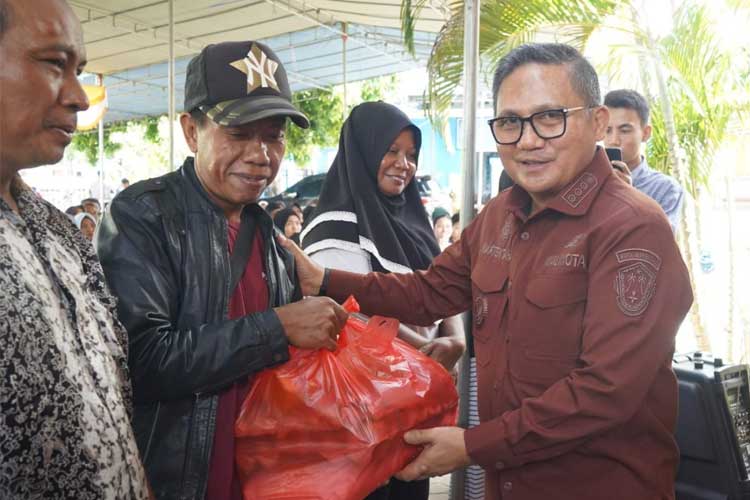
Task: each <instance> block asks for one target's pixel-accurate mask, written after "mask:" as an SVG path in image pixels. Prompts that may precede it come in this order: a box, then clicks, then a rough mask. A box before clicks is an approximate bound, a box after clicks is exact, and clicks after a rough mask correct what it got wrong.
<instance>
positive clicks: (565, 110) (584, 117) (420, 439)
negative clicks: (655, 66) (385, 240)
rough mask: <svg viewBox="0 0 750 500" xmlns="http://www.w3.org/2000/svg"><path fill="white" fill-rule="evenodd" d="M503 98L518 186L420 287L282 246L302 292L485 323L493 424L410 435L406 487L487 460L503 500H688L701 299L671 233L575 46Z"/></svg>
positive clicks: (513, 78) (421, 277)
mask: <svg viewBox="0 0 750 500" xmlns="http://www.w3.org/2000/svg"><path fill="white" fill-rule="evenodd" d="M493 90H494V95H495V110H496V114H497V116H496V118H494V119H492V120H490V127H491V129H492V133H493V135H494V137H495V141H496V142H497V144H498V146H497V149H498V152H499V154H500V158H501V159H502V162H503V165H504V167H505V169H506V171H507V172H508V173H509V174H510V176H511V177H512V178H513V180H514V181H515V183H516V184H515V186H514V187H513V188H512V189H509V190H506V191H503V192H502V193H501V194H500V195H499V196H497V197H496V198H495V199H493V200H492V201H490V203H489V204H488V205H487V206H486V207H485V208H484V210H483V211H482V212H481V213H480V214H479V216H478V217H477V218H476V219H475V220H474V221H473V222H472V224H471V225H470V226H469V227H467V228H466V230H465V231H464V232H463V234H462V235H461V238H460V240H459V241H458V242H457V243H454V244H453V245H451V246H450V247H448V248H447V249H446V250H445V251H444V252H443V253H442V254H441V255H439V256H438V257H436V259H435V260H434V261H433V265H432V266H431V267H430V268H429V269H428V270H427V271H424V272H417V273H414V274H409V275H399V274H390V275H379V274H376V273H373V274H369V275H367V276H365V277H362V276H361V275H353V274H349V273H345V272H340V271H329V270H325V271H324V270H323V269H322V268H320V267H317V266H316V265H315V264H313V263H312V262H311V261H309V260H307V259H306V257H305V256H304V255H303V254H302V253H301V252H299V251H297V250H296V249H295V248H294V247H293V246H292V245H290V244H288V243H287V242H285V243H284V245H285V246H286V247H287V248H289V249H291V250H293V251H295V257H296V258H297V262H298V266H299V267H298V272H299V275H300V279H301V280H302V285H303V292H304V293H307V294H321V295H322V294H327V295H329V296H331V297H333V298H335V299H337V300H341V299H343V298H345V297H346V296H347V295H348V294H354V295H355V296H356V297H357V299H358V300H359V302H360V304H361V306H362V308H363V311H365V312H369V313H378V314H384V315H390V316H395V317H398V318H400V319H402V320H403V321H406V322H410V323H415V324H429V323H431V322H433V321H435V320H436V319H438V318H442V317H446V316H450V315H452V314H456V313H458V312H460V311H464V310H467V309H471V310H472V311H473V319H474V347H475V351H476V356H477V367H478V378H479V391H478V397H479V414H480V420H481V424H480V425H479V426H477V427H474V428H472V429H468V430H464V429H461V428H457V427H443V428H435V429H429V430H419V431H412V432H410V433H408V434H407V436H406V439H407V441H408V442H410V443H412V444H417V445H422V446H424V451H423V452H422V453H421V454H420V455H419V457H418V458H417V459H416V460H415V461H414V462H412V463H411V464H410V465H409V466H407V467H406V468H405V469H404V470H403V471H402V472H401V474H400V477H401V478H402V479H415V478H419V477H425V476H431V475H438V474H445V473H446V472H449V471H451V470H455V469H458V468H461V467H464V466H466V465H468V464H471V463H476V464H480V465H481V466H482V467H483V468H484V469H485V471H486V472H487V474H486V485H485V486H486V487H485V493H486V498H487V499H490V500H492V499H500V498H502V499H519V500H540V499H547V498H549V499H555V500H601V499H604V498H606V499H610V500H611V499H619V500H634V499H638V500H651V499H653V500H657V499H659V500H661V499H670V498H674V475H675V472H676V466H677V461H678V452H677V446H676V444H675V441H674V439H673V437H672V431H673V428H674V425H675V421H676V414H677V384H676V379H675V376H674V373H673V372H672V368H671V360H672V353H673V350H674V338H675V334H676V333H677V329H678V327H679V325H680V323H681V322H682V320H683V318H684V316H685V314H686V313H687V311H688V309H689V307H690V304H691V302H692V293H691V290H690V285H689V280H688V273H687V269H686V268H685V265H684V263H683V261H682V258H681V257H680V253H679V250H678V248H677V246H676V245H675V242H674V237H673V236H672V231H671V229H670V226H669V222H668V221H667V218H666V217H665V215H664V212H663V210H661V208H660V207H659V206H658V205H657V204H656V203H655V202H654V201H653V200H651V199H650V198H648V197H647V196H645V195H643V194H642V193H640V192H638V191H637V190H635V189H633V188H632V187H630V186H628V185H627V184H625V183H623V182H620V181H619V180H618V179H617V178H616V177H615V176H614V174H613V170H612V166H611V165H610V163H609V161H608V160H607V156H606V154H605V153H604V151H603V149H602V148H600V147H597V145H596V142H597V141H599V140H601V139H602V138H603V137H604V132H605V129H606V127H607V123H608V112H607V109H606V108H605V107H603V106H601V105H600V93H599V84H598V79H597V75H596V72H595V71H594V69H593V68H592V67H591V65H590V64H589V63H588V61H586V59H584V58H583V57H582V56H581V55H580V54H579V53H578V52H577V51H576V50H575V49H573V48H572V47H569V46H566V45H561V44H533V45H525V46H522V47H519V48H517V49H515V50H513V51H511V52H510V53H509V54H508V55H507V56H505V57H504V58H503V59H502V60H501V61H500V63H499V65H498V68H497V70H496V73H495V78H494V86H493Z"/></svg>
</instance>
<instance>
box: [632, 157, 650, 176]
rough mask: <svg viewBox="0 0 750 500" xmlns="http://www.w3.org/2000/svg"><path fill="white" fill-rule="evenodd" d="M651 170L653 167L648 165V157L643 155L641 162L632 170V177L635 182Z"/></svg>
mask: <svg viewBox="0 0 750 500" xmlns="http://www.w3.org/2000/svg"><path fill="white" fill-rule="evenodd" d="M649 170H651V167H649V166H648V162H647V161H646V157H645V156H641V162H640V163H639V164H638V166H637V167H635V168H634V169H633V170H631V171H630V178H631V179H632V180H633V182H635V181H636V180H637V179H640V178H641V177H643V176H644V175H646V173H647V172H648V171H649Z"/></svg>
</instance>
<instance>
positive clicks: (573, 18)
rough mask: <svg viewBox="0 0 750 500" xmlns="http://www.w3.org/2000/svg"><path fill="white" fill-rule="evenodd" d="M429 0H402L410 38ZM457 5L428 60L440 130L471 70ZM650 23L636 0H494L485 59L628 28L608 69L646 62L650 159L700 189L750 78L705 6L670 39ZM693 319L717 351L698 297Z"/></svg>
mask: <svg viewBox="0 0 750 500" xmlns="http://www.w3.org/2000/svg"><path fill="white" fill-rule="evenodd" d="M743 1H744V0H743ZM425 2H426V0H417V2H414V3H413V2H411V0H404V2H403V3H402V31H403V33H404V36H405V40H406V42H407V46H408V42H409V37H410V36H412V35H413V26H414V20H415V18H416V17H418V15H419V12H420V10H421V8H422V7H423V6H424V3H425ZM735 3H738V4H740V3H743V2H742V1H736V2H735ZM449 9H450V11H451V13H452V15H451V18H450V21H448V22H447V23H446V24H445V26H444V27H443V28H442V30H441V31H440V33H439V34H438V37H437V39H436V42H435V45H434V47H433V50H432V55H431V57H430V60H429V61H428V65H427V70H428V76H429V80H428V87H427V91H426V95H425V98H426V104H427V112H428V116H429V117H430V120H431V121H432V123H433V124H435V126H436V128H438V130H442V129H443V127H442V124H443V119H444V118H443V117H444V115H445V113H446V111H447V109H448V107H449V106H450V102H451V99H452V98H453V95H454V92H455V90H456V87H457V86H458V84H459V83H460V81H461V77H462V70H463V54H462V51H463V2H462V1H460V0H454V1H453V2H451V3H450V4H449ZM615 12H616V13H617V14H618V15H617V16H616V18H615V19H616V23H615V22H613V23H610V24H607V16H610V15H612V14H613V13H615ZM644 26H647V24H646V23H645V22H643V20H642V19H640V17H639V11H638V10H637V9H636V8H635V6H634V5H632V4H631V2H627V1H621V2H607V1H587V2H585V1H574V0H570V1H564V0H559V1H523V0H521V1H503V0H491V1H488V2H485V3H483V4H482V5H481V17H480V41H479V50H480V57H481V59H482V62H483V65H484V68H485V69H486V70H487V69H490V68H493V67H494V66H495V65H496V64H497V61H498V60H499V59H500V58H501V57H502V56H503V55H505V54H506V53H507V52H509V51H510V50H511V49H513V48H514V47H516V46H518V45H520V44H522V43H525V42H528V41H532V40H538V39H550V38H551V39H554V40H556V41H560V42H564V43H569V44H571V45H573V46H576V47H578V48H579V49H583V47H584V45H585V44H586V42H587V41H588V39H589V37H590V36H591V34H592V33H593V32H594V31H595V30H596V29H598V28H606V29H609V30H616V31H619V32H621V33H625V34H627V35H628V36H629V38H630V39H631V40H632V41H631V42H630V43H626V44H622V45H617V46H612V51H611V52H610V55H611V56H610V61H609V64H607V65H605V69H604V71H605V72H607V73H610V74H612V73H616V72H618V71H615V68H624V67H637V68H639V69H640V71H639V75H636V76H635V78H634V80H635V82H634V84H633V85H632V86H633V87H635V88H638V87H640V88H641V89H642V90H644V93H645V94H646V95H657V96H658V98H657V99H656V100H653V102H652V104H654V105H653V106H652V116H653V123H654V131H655V134H654V137H653V138H652V140H651V142H650V144H649V148H648V151H649V163H650V164H652V165H653V166H655V167H656V168H658V169H660V170H662V171H664V172H667V173H671V174H672V175H674V176H675V177H676V178H677V179H678V181H679V182H680V184H681V185H683V186H684V187H685V188H686V189H687V190H688V192H690V193H691V194H693V195H694V196H695V195H697V193H698V190H699V189H701V188H702V187H705V186H707V184H708V179H709V175H710V172H711V168H712V166H713V158H714V156H715V154H716V151H717V149H718V147H719V145H720V144H721V142H722V140H723V138H724V136H725V133H726V130H727V125H728V123H729V120H730V119H731V117H732V116H733V112H734V110H735V109H736V102H734V101H735V100H736V99H731V96H734V95H735V92H736V95H737V96H739V95H742V92H737V90H738V89H743V88H744V89H747V84H746V82H745V83H742V82H739V80H738V78H736V77H735V76H734V75H735V74H736V73H737V72H736V68H735V67H733V66H732V65H731V64H729V59H730V56H729V54H727V53H726V51H724V50H723V49H722V48H721V47H720V46H719V44H718V43H717V42H716V34H715V32H714V30H713V27H712V24H711V22H710V19H709V15H708V13H707V12H706V10H705V8H702V7H699V6H697V5H695V4H693V3H690V2H688V3H686V4H684V5H683V6H682V7H681V8H680V9H679V10H678V12H677V15H676V16H675V23H674V29H673V30H672V33H671V34H670V35H669V36H667V37H665V38H662V39H656V38H655V37H654V36H653V35H652V34H651V33H650V32H649V31H648V29H647V28H644ZM630 55H635V56H636V58H637V61H636V62H635V63H634V64H628V65H626V64H624V63H623V61H624V60H625V59H626V58H627V57H628V56H630ZM709 73H710V74H709ZM730 75H732V76H730ZM638 80H640V82H638ZM730 83H732V84H731V85H730ZM735 83H736V85H735ZM745 92H747V91H745ZM683 157H684V160H683ZM687 222H688V220H687V218H686V216H684V215H683V218H682V222H681V231H680V233H681V236H682V239H683V241H682V248H683V253H684V255H685V260H686V261H687V263H688V267H689V270H690V273H691V280H692V285H693V290H695V291H696V292H697V289H696V286H695V282H694V279H693V276H694V271H693V270H694V268H693V265H692V263H693V257H692V256H693V252H692V248H691V244H690V243H691V242H692V241H693V238H691V237H690V233H689V230H690V227H689V225H688V224H687ZM691 319H692V323H693V328H694V331H695V335H696V340H697V343H698V346H699V348H700V349H701V350H705V351H710V350H711V345H710V342H709V339H708V336H707V335H706V334H705V331H704V328H703V324H702V321H701V315H700V302H699V300H696V301H695V302H694V306H693V309H692V311H691ZM748 341H749V342H750V339H748Z"/></svg>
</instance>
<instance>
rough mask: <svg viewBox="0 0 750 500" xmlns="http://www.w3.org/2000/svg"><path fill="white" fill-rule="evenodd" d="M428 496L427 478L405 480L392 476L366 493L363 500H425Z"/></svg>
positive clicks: (428, 484) (428, 485) (428, 482)
mask: <svg viewBox="0 0 750 500" xmlns="http://www.w3.org/2000/svg"><path fill="white" fill-rule="evenodd" d="M429 496H430V480H429V479H423V480H421V481H409V482H406V481H399V480H398V479H396V478H395V477H394V478H391V480H390V481H389V482H388V484H387V485H386V486H383V487H382V488H378V489H377V490H375V491H373V492H372V493H370V494H369V495H367V498H365V500H427V497H429Z"/></svg>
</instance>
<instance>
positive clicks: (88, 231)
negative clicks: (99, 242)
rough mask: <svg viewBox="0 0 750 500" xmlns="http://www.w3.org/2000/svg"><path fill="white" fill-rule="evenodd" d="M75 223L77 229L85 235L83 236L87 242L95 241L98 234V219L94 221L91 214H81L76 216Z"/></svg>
mask: <svg viewBox="0 0 750 500" xmlns="http://www.w3.org/2000/svg"><path fill="white" fill-rule="evenodd" d="M73 222H75V225H76V227H77V228H78V229H80V230H81V233H83V236H84V237H85V238H86V239H87V240H89V241H94V234H95V233H96V219H94V217H93V216H92V215H91V214H87V213H86V212H81V213H80V214H78V215H76V216H75V219H73Z"/></svg>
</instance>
